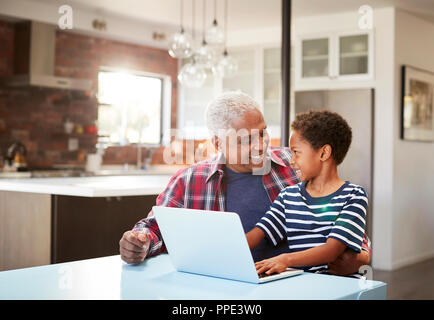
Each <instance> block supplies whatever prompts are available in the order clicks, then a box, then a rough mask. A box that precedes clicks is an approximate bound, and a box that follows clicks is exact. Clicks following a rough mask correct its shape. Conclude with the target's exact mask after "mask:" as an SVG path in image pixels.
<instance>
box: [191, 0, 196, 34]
mask: <svg viewBox="0 0 434 320" xmlns="http://www.w3.org/2000/svg"><path fill="white" fill-rule="evenodd" d="M191 5H192V12H193V14H192V17H191V24H192V27H193V30H192V31H191V33H192V34H193V40H196V34H195V30H194V26H195V21H194V20H195V11H196V10H195V5H194V0H192V3H191Z"/></svg>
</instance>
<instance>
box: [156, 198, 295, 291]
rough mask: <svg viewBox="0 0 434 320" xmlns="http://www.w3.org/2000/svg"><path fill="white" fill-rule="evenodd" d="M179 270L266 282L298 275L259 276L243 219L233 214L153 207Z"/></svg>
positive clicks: (176, 267) (289, 270) (292, 273)
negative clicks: (242, 222)
mask: <svg viewBox="0 0 434 320" xmlns="http://www.w3.org/2000/svg"><path fill="white" fill-rule="evenodd" d="M152 210H153V212H154V215H155V218H156V219H157V223H158V226H159V228H160V231H161V234H162V236H163V241H164V243H165V245H166V248H167V251H168V253H169V256H170V258H171V260H172V263H173V265H174V267H175V269H176V270H177V271H182V272H189V273H195V274H199V275H206V276H212V277H219V278H225V279H231V280H239V281H245V282H252V283H263V282H268V281H272V280H277V279H282V278H287V277H291V276H294V275H298V274H300V273H302V272H303V270H298V269H289V268H288V270H286V271H284V272H282V273H279V274H273V275H264V276H263V275H261V276H258V274H257V272H256V268H255V264H254V262H253V258H252V254H251V252H250V249H249V246H248V244H247V239H246V236H245V234H244V230H243V227H242V225H241V220H240V217H239V216H238V214H236V213H232V212H216V211H205V210H194V209H183V208H168V207H160V206H154V207H153V208H152Z"/></svg>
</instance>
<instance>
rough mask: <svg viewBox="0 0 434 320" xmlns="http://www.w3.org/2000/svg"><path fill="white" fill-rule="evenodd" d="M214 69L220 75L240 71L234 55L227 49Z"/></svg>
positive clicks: (228, 74)
mask: <svg viewBox="0 0 434 320" xmlns="http://www.w3.org/2000/svg"><path fill="white" fill-rule="evenodd" d="M212 71H213V73H214V75H216V76H218V77H222V78H225V77H230V76H233V75H234V74H235V73H236V72H237V71H238V63H237V61H236V60H235V59H234V58H233V57H231V56H230V55H229V54H228V51H227V50H225V51H224V53H223V57H222V58H221V59H220V61H219V62H218V63H217V65H216V66H215V67H214V68H213V69H212Z"/></svg>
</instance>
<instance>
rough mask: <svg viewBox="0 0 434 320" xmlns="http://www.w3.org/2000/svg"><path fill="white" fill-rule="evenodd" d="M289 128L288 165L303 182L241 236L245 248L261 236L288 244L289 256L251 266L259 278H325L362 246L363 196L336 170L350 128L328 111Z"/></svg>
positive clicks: (299, 118)
mask: <svg viewBox="0 0 434 320" xmlns="http://www.w3.org/2000/svg"><path fill="white" fill-rule="evenodd" d="M291 128H292V135H291V139H290V148H291V152H292V159H291V162H290V164H291V166H292V167H293V168H294V170H296V172H297V175H298V177H299V178H300V181H302V182H300V183H299V184H297V185H294V186H288V187H286V188H285V189H283V190H282V191H281V192H280V194H279V195H278V196H277V198H276V200H275V201H274V202H273V204H272V205H271V207H270V209H269V210H268V211H267V212H266V214H265V215H264V217H263V218H261V220H260V221H259V222H258V223H257V224H256V226H255V228H253V229H252V230H251V231H250V232H248V233H247V234H246V237H247V241H248V243H249V247H250V249H253V248H255V247H256V246H257V245H258V244H259V243H260V242H261V241H262V239H263V238H264V237H265V238H267V239H268V240H269V241H271V242H272V243H273V244H274V245H277V244H278V243H279V242H280V241H283V240H287V241H288V246H289V251H290V253H284V254H281V255H278V256H276V257H273V258H270V259H266V260H262V261H259V262H257V263H255V266H256V270H257V272H258V274H261V273H264V272H265V273H266V274H272V273H280V272H282V271H284V270H285V269H286V268H287V267H295V268H297V267H302V269H304V270H305V271H310V272H319V273H326V272H327V270H328V268H327V264H328V263H331V262H332V261H334V260H336V258H337V257H338V256H340V255H341V254H342V253H343V252H344V250H346V249H347V248H349V249H351V250H354V251H356V252H357V253H359V252H360V250H361V247H362V241H363V235H364V231H365V220H366V212H367V208H368V196H367V194H366V192H365V190H364V189H363V187H361V186H358V185H355V184H351V183H350V182H348V181H343V180H341V179H340V177H339V175H338V171H337V167H338V165H339V164H340V163H342V161H343V159H344V157H345V155H346V153H347V151H348V149H349V147H350V144H351V137H352V133H351V128H350V127H349V125H348V124H347V122H346V121H345V120H344V119H343V118H342V117H341V116H340V115H338V114H337V113H334V112H330V111H309V112H307V113H302V114H299V115H297V117H296V119H295V120H294V121H293V123H292V124H291ZM352 276H357V275H356V274H355V275H352Z"/></svg>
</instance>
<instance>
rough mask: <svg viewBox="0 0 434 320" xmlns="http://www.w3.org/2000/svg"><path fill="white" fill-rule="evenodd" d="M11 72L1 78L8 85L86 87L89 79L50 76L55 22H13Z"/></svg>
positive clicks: (53, 56) (90, 86)
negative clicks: (12, 70) (12, 66)
mask: <svg viewBox="0 0 434 320" xmlns="http://www.w3.org/2000/svg"><path fill="white" fill-rule="evenodd" d="M14 27H15V30H14V33H15V39H14V40H15V41H14V50H13V51H14V73H13V75H12V76H9V77H6V78H3V79H2V82H3V83H4V84H6V85H9V86H14V87H23V86H38V87H50V88H60V89H70V90H83V91H89V90H91V89H92V81H91V80H84V79H72V78H65V77H56V76H54V68H55V67H54V66H55V49H56V26H55V25H50V24H47V23H42V22H36V21H24V22H17V23H15V25H14Z"/></svg>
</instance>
